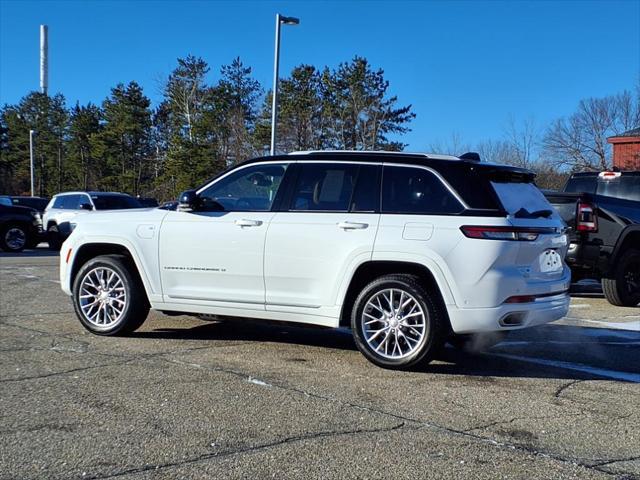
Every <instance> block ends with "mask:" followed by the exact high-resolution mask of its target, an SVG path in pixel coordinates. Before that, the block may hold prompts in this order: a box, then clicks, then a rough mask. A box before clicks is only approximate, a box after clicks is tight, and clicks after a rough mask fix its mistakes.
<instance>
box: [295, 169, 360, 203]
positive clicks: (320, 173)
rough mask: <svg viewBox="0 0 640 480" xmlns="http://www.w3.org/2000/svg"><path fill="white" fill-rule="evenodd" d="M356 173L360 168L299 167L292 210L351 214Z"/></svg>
mask: <svg viewBox="0 0 640 480" xmlns="http://www.w3.org/2000/svg"><path fill="white" fill-rule="evenodd" d="M357 174H358V165H351V164H322V163H310V164H303V165H300V173H299V175H298V180H297V182H296V188H295V190H294V193H293V199H292V202H291V208H290V210H292V211H319V212H348V211H349V202H350V201H351V195H352V194H353V189H354V187H355V184H356V178H357Z"/></svg>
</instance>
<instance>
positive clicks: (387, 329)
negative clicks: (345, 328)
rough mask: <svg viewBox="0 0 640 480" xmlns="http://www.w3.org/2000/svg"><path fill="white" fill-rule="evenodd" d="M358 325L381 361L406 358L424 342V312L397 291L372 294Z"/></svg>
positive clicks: (410, 298)
mask: <svg viewBox="0 0 640 480" xmlns="http://www.w3.org/2000/svg"><path fill="white" fill-rule="evenodd" d="M360 322H361V325H362V333H363V336H364V339H365V340H366V342H367V344H368V345H369V347H370V348H371V349H372V350H373V352H375V353H376V354H378V355H380V356H382V357H384V358H389V359H394V360H397V359H401V358H405V357H408V356H409V355H411V354H413V353H414V352H416V351H417V350H418V349H419V348H420V347H421V346H422V344H423V343H424V339H425V334H426V319H425V314H424V310H423V309H422V307H421V306H420V304H419V303H418V301H417V300H416V299H415V297H414V296H413V295H411V294H410V293H408V292H405V291H404V290H401V289H397V288H396V289H394V288H389V289H386V290H381V291H379V292H377V293H375V294H374V295H372V296H371V298H370V299H369V301H368V302H367V303H366V305H365V307H364V310H363V311H362V316H361V318H360Z"/></svg>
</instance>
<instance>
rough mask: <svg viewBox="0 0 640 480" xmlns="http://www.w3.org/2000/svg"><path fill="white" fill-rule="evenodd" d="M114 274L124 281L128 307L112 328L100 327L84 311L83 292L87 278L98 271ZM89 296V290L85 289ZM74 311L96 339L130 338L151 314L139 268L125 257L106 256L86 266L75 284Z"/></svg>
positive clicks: (81, 269) (94, 259) (81, 270)
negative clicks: (128, 336)
mask: <svg viewBox="0 0 640 480" xmlns="http://www.w3.org/2000/svg"><path fill="white" fill-rule="evenodd" d="M101 267H102V268H106V269H107V270H111V271H114V272H115V273H116V274H117V275H118V276H119V277H120V280H121V281H122V284H123V286H124V294H125V301H126V302H125V307H124V308H123V310H122V313H121V314H120V316H119V318H118V319H117V320H116V321H115V322H114V323H112V324H110V325H108V326H99V325H96V324H95V323H93V322H91V321H90V319H89V318H88V317H87V315H86V314H85V312H84V311H83V310H82V307H81V304H80V302H81V299H80V295H81V290H82V288H81V287H82V285H83V281H84V279H85V277H86V276H87V275H88V274H89V273H90V272H92V271H95V269H96V268H101ZM85 292H86V289H85ZM73 307H74V309H75V311H76V315H77V317H78V319H79V320H80V323H82V326H83V327H85V328H86V329H87V330H89V331H90V332H91V333H95V334H96V335H108V336H116V335H126V334H129V333H131V332H133V331H135V330H137V329H138V328H139V327H140V326H141V325H142V324H143V323H144V321H145V320H146V318H147V315H148V314H149V308H150V307H149V300H148V299H147V294H146V292H145V289H144V285H143V284H142V281H141V280H140V277H139V275H138V272H137V270H136V267H135V264H134V263H133V262H132V261H131V260H130V259H129V258H127V257H125V256H124V255H103V256H100V257H95V258H92V259H91V260H89V261H88V262H87V263H85V264H84V265H83V266H82V267H81V268H80V271H79V272H78V274H77V275H76V278H75V280H74V282H73Z"/></svg>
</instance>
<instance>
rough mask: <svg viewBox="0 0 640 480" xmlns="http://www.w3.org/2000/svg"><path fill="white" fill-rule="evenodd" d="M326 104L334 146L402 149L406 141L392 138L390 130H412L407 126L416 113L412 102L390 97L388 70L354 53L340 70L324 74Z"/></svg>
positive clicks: (326, 71)
mask: <svg viewBox="0 0 640 480" xmlns="http://www.w3.org/2000/svg"><path fill="white" fill-rule="evenodd" d="M322 82H323V86H324V99H325V108H326V109H327V114H328V116H329V118H330V119H331V121H330V127H331V130H332V135H331V137H332V143H333V147H334V148H340V149H349V150H402V149H403V148H404V147H405V145H404V144H402V143H400V142H394V141H390V140H389V139H388V134H390V133H393V134H402V133H406V132H408V131H409V128H408V127H407V126H406V125H407V124H408V123H409V122H410V121H411V120H412V119H413V118H415V116H416V115H415V113H413V112H412V111H411V105H407V106H405V107H396V103H397V101H398V98H397V97H396V96H392V97H388V96H387V89H388V88H389V82H388V81H387V80H385V79H384V70H382V69H378V70H376V71H373V70H372V68H371V65H370V64H369V62H368V61H367V60H366V59H365V58H362V57H358V56H356V57H354V59H353V60H352V61H351V62H349V63H341V64H340V65H339V67H338V69H337V70H335V71H333V72H329V71H328V69H325V71H324V72H323V74H322Z"/></svg>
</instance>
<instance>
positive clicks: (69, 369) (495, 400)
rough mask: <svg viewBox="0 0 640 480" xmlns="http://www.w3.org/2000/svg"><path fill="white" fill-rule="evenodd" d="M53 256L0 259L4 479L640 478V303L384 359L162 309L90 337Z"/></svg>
mask: <svg viewBox="0 0 640 480" xmlns="http://www.w3.org/2000/svg"><path fill="white" fill-rule="evenodd" d="M57 261H58V259H57V257H55V256H51V255H50V254H49V253H48V252H46V251H44V250H39V251H37V252H30V253H29V252H28V253H26V254H24V255H21V256H8V255H6V254H0V359H1V361H0V365H1V368H0V385H1V389H0V478H3V479H16V478H20V479H27V478H59V479H69V478H83V479H105V478H122V479H134V478H135V479H144V478H154V479H156V478H161V479H164V478H166V479H177V478H196V479H200V478H258V479H260V478H304V479H310V478H322V479H329V478H367V479H370V478H391V477H393V478H396V479H398V478H411V479H416V478H447V479H451V478H477V479H485V478H486V479H495V478H522V479H534V478H540V479H548V478H579V479H590V478H619V479H623V478H624V479H629V478H640V385H639V384H640V361H639V360H640V308H635V309H632V308H616V307H612V306H610V305H609V304H608V303H606V301H605V300H604V299H602V298H598V297H597V296H595V297H594V296H584V297H576V298H574V299H573V303H572V308H571V310H570V314H569V316H568V317H567V318H566V319H564V320H562V321H560V322H557V323H555V324H551V325H548V326H545V327H541V328H538V329H535V330H530V331H521V332H518V333H517V334H514V335H512V336H511V337H509V339H508V340H506V341H505V342H503V343H501V344H499V345H497V346H496V347H493V348H492V349H490V350H488V351H487V352H485V353H476V354H470V353H461V352H458V351H456V350H454V349H453V348H446V349H445V350H444V351H443V353H442V355H441V356H440V358H439V359H438V360H437V361H435V362H433V363H432V364H430V365H429V366H427V367H425V368H423V369H422V370H421V371H415V372H393V371H386V370H383V369H380V368H377V367H375V366H373V365H371V364H369V363H368V362H367V361H366V360H365V359H364V357H362V356H361V355H360V354H359V353H358V352H357V350H356V349H355V346H354V344H353V342H352V340H351V337H350V335H349V333H348V332H346V331H341V330H338V331H333V330H321V329H311V328H295V327H289V326H282V325H262V324H257V323H254V322H248V321H240V322H227V323H213V322H205V321H201V320H199V319H195V318H190V317H167V316H164V315H162V314H159V313H156V312H152V313H151V314H150V316H149V318H148V320H147V322H146V323H145V325H144V326H143V327H142V329H141V330H140V331H138V332H136V333H134V334H133V335H131V336H130V337H127V338H102V337H97V336H93V335H91V334H89V333H87V332H86V331H85V330H84V329H83V328H82V327H81V326H80V324H79V322H78V321H77V320H76V319H75V316H74V314H73V309H72V306H71V304H70V301H69V299H68V298H67V297H66V296H65V295H64V294H63V293H62V292H61V291H60V288H59V284H58V278H57V276H58V272H57Z"/></svg>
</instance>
